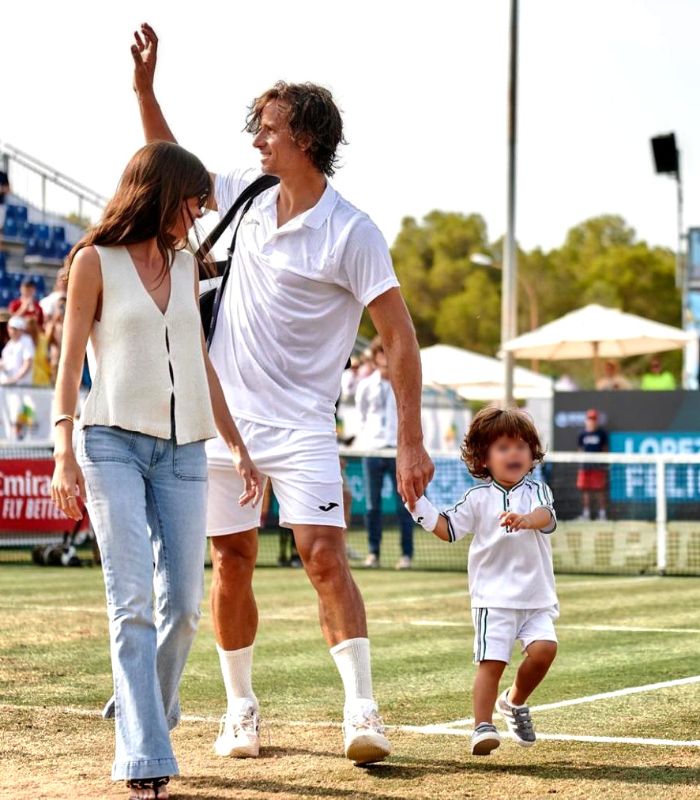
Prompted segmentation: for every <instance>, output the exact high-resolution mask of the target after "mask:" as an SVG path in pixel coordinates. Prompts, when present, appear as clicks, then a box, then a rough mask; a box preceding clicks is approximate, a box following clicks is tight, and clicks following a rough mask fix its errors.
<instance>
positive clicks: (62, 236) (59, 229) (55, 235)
mask: <svg viewBox="0 0 700 800" xmlns="http://www.w3.org/2000/svg"><path fill="white" fill-rule="evenodd" d="M51 238H52V239H53V240H54V242H65V241H66V229H65V228H64V227H63V225H54V226H53V228H52V236H51Z"/></svg>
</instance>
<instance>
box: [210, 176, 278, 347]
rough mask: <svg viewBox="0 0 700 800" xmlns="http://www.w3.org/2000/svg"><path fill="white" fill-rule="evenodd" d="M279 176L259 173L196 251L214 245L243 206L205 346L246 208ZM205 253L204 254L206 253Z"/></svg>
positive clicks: (216, 297)
mask: <svg viewBox="0 0 700 800" xmlns="http://www.w3.org/2000/svg"><path fill="white" fill-rule="evenodd" d="M279 180H280V179H279V178H277V177H275V176H274V175H261V176H260V177H259V178H257V179H256V180H254V181H253V182H252V183H251V184H250V186H248V187H246V188H245V189H244V190H243V191H242V192H241V193H240V194H239V195H238V197H237V198H236V200H235V202H234V204H233V205H232V206H231V208H230V209H229V210H228V211H227V212H226V214H224V216H223V218H222V220H221V222H219V224H218V225H217V226H216V228H214V230H213V231H212V232H211V233H210V234H209V236H208V237H207V239H206V241H205V242H203V244H202V246H201V247H200V248H199V250H198V251H197V256H199V255H200V253H201V252H202V250H203V249H204V248H205V247H207V246H208V250H207V251H206V253H208V252H209V250H211V248H212V247H213V246H214V244H215V243H216V241H217V240H218V239H219V238H220V236H221V234H222V233H223V232H224V230H225V229H226V228H227V227H228V226H229V224H230V223H231V220H232V219H233V218H234V217H235V215H236V213H237V211H238V210H239V209H240V208H241V206H243V205H244V204H245V206H244V208H243V211H242V213H241V215H240V217H239V218H238V223H237V225H236V228H235V230H234V232H233V238H232V239H231V244H230V246H229V248H228V257H227V258H226V267H225V268H224V272H223V275H222V277H221V283H220V284H219V286H218V288H217V290H216V295H215V297H214V307H213V309H212V314H211V322H210V324H209V330H208V332H207V348H209V347H210V345H211V342H212V339H213V338H214V331H215V330H216V320H217V317H218V316H219V306H220V305H221V298H222V297H223V296H224V289H225V288H226V284H227V283H228V278H229V275H230V273H231V262H232V261H233V251H234V250H235V249H236V237H237V236H238V229H239V228H240V227H241V222H242V221H243V217H244V216H245V215H246V213H247V212H248V209H249V208H250V207H251V205H253V200H255V198H256V197H257V196H258V195H259V194H261V193H262V192H264V191H265V190H266V189H270V188H271V187H273V186H275V185H276V184H278V183H279ZM206 253H205V255H206Z"/></svg>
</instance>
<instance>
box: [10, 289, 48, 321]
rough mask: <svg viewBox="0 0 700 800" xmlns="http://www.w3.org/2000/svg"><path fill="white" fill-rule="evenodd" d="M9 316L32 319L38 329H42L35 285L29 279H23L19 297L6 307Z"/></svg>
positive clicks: (42, 317)
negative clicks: (34, 320)
mask: <svg viewBox="0 0 700 800" xmlns="http://www.w3.org/2000/svg"><path fill="white" fill-rule="evenodd" d="M7 308H8V311H9V312H10V314H13V315H15V316H18V317H34V319H36V321H37V324H38V325H39V328H43V327H44V312H43V311H42V310H41V306H40V305H39V301H38V300H37V299H36V284H35V283H34V281H33V280H32V279H31V278H23V279H22V283H21V284H20V287H19V297H17V298H15V299H14V300H13V301H12V302H11V303H10V305H9V306H8V307H7Z"/></svg>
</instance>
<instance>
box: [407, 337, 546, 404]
mask: <svg viewBox="0 0 700 800" xmlns="http://www.w3.org/2000/svg"><path fill="white" fill-rule="evenodd" d="M420 355H421V364H422V366H423V384H424V385H433V386H449V387H450V388H451V389H454V390H455V391H456V392H458V393H459V394H460V395H461V396H462V397H465V398H466V399H468V400H497V399H499V398H500V397H502V396H503V378H504V368H503V362H502V361H500V360H499V359H497V358H490V357H489V356H484V355H481V354H480V353H472V352H471V351H469V350H463V349H462V348H461V347H453V346H451V345H447V344H435V345H433V346H432V347H424V348H423V349H422V350H421V351H420ZM514 379H515V380H514V383H515V396H516V397H517V398H518V399H527V398H531V397H551V396H552V379H551V378H549V377H547V376H546V375H540V374H539V373H537V372H532V371H531V370H529V369H524V368H522V367H516V369H515V375H514Z"/></svg>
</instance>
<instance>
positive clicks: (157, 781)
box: [126, 776, 170, 800]
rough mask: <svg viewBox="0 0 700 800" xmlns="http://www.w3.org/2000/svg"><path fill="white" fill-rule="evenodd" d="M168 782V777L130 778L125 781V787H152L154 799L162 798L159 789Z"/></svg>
mask: <svg viewBox="0 0 700 800" xmlns="http://www.w3.org/2000/svg"><path fill="white" fill-rule="evenodd" d="M168 783H170V778H169V777H167V776H166V777H163V778H131V780H128V781H127V782H126V788H127V789H152V790H153V793H154V795H155V800H163V798H161V796H160V789H162V788H163V786H167V785H168Z"/></svg>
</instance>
